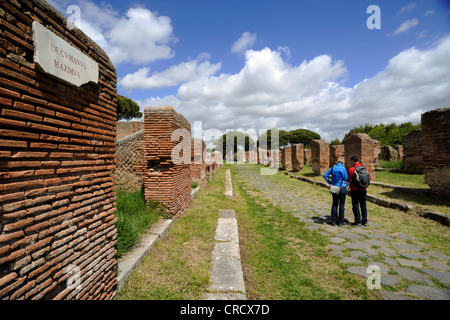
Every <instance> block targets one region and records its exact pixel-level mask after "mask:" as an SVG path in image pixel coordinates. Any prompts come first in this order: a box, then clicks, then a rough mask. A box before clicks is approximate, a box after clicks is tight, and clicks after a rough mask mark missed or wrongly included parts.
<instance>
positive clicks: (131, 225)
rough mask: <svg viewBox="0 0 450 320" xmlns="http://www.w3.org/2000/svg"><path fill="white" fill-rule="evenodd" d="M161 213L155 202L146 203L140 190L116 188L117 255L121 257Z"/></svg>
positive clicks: (161, 209) (160, 208)
mask: <svg viewBox="0 0 450 320" xmlns="http://www.w3.org/2000/svg"><path fill="white" fill-rule="evenodd" d="M162 215H163V208H162V207H161V206H160V205H158V204H156V203H149V204H146V202H145V200H144V195H143V191H142V190H136V191H123V190H120V189H119V190H117V211H116V213H115V216H116V217H117V222H116V227H117V257H118V258H119V257H121V256H122V255H123V254H124V253H125V252H126V251H127V250H128V249H130V248H131V247H132V246H133V245H134V244H135V242H136V240H138V239H139V237H140V236H141V235H142V234H143V233H144V232H145V231H146V230H147V229H148V228H149V227H150V226H151V225H152V224H153V223H155V222H157V221H158V219H159V218H160V217H161V216H162Z"/></svg>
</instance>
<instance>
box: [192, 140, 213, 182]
mask: <svg viewBox="0 0 450 320" xmlns="http://www.w3.org/2000/svg"><path fill="white" fill-rule="evenodd" d="M205 149H206V143H205V142H204V141H203V140H202V139H200V138H192V139H191V181H192V182H198V183H200V185H203V186H204V185H206V171H207V165H206V162H205V156H204V155H205ZM211 171H212V169H211Z"/></svg>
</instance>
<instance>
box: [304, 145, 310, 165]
mask: <svg viewBox="0 0 450 320" xmlns="http://www.w3.org/2000/svg"><path fill="white" fill-rule="evenodd" d="M303 151H304V154H303V159H304V162H303V164H304V165H307V164H309V162H310V161H311V149H304V150H303Z"/></svg>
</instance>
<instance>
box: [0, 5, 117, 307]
mask: <svg viewBox="0 0 450 320" xmlns="http://www.w3.org/2000/svg"><path fill="white" fill-rule="evenodd" d="M0 7H1V8H2V9H0V33H1V34H2V38H1V40H0V68H1V69H2V71H1V74H0V106H1V108H0V124H1V128H0V179H1V183H0V300H21V299H27V300H39V299H46V300H47V299H54V300H61V299H77V300H78V299H83V300H84V299H112V298H113V297H114V296H115V292H116V286H117V275H116V270H117V260H116V249H115V245H116V242H117V231H116V227H115V225H114V224H115V222H116V221H117V218H116V217H115V216H114V213H115V211H116V203H115V199H116V192H115V191H116V185H115V181H114V171H115V138H116V119H117V105H116V103H117V102H116V101H117V100H116V95H117V93H116V82H117V76H116V72H115V69H114V66H113V64H112V63H111V61H110V59H109V58H108V56H107V55H106V54H105V52H104V51H103V50H102V49H100V47H99V46H98V45H97V44H96V43H94V42H93V41H92V40H91V39H89V38H88V37H87V36H86V35H85V34H84V33H83V32H81V31H80V30H79V29H77V28H71V27H70V26H69V24H68V21H67V19H66V18H65V17H64V16H63V15H62V14H60V13H59V12H58V11H56V10H55V9H54V8H53V7H51V6H50V5H48V4H47V3H46V2H45V1H39V0H14V1H2V2H1V5H0ZM61 50H62V51H64V52H66V53H68V54H70V55H71V56H73V57H75V58H76V59H77V60H78V61H80V63H81V64H83V66H84V65H85V66H86V69H84V68H82V67H80V66H79V65H75V64H73V63H71V61H70V60H69V59H66V58H65V57H64V56H62V55H58V54H57V53H56V52H62V51H61ZM61 66H62V67H61ZM61 71H62V72H61Z"/></svg>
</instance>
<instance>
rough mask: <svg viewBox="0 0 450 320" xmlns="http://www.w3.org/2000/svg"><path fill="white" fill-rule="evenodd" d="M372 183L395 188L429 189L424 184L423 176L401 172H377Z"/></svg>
mask: <svg viewBox="0 0 450 320" xmlns="http://www.w3.org/2000/svg"><path fill="white" fill-rule="evenodd" d="M375 175H376V178H375V180H374V181H376V182H381V183H388V184H393V185H396V186H402V187H409V188H417V189H429V188H430V187H429V186H428V185H427V184H426V183H425V178H424V175H423V174H409V173H402V172H389V171H377V172H375Z"/></svg>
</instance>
